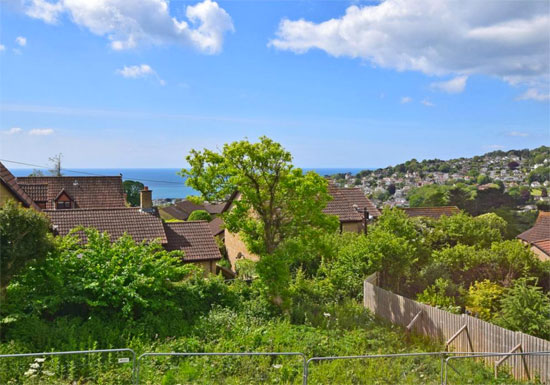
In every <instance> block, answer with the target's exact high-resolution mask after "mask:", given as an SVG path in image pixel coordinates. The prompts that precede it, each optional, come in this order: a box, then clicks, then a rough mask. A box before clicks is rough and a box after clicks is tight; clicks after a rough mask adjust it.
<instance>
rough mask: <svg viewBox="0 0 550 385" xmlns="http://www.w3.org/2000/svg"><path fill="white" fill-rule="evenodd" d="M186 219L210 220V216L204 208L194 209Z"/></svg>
mask: <svg viewBox="0 0 550 385" xmlns="http://www.w3.org/2000/svg"><path fill="white" fill-rule="evenodd" d="M187 220H188V221H208V222H210V221H211V220H212V216H211V215H210V213H209V212H208V211H206V210H195V211H193V212H192V213H191V214H189V218H187Z"/></svg>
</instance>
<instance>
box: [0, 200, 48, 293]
mask: <svg viewBox="0 0 550 385" xmlns="http://www.w3.org/2000/svg"><path fill="white" fill-rule="evenodd" d="M49 228H50V221H49V220H48V218H47V217H46V216H45V215H43V214H41V213H39V212H37V211H35V210H32V209H26V208H23V207H21V205H20V204H18V203H16V202H14V201H13V200H8V201H7V202H6V203H5V204H4V206H3V207H1V208H0V292H3V291H4V288H5V287H6V286H7V285H8V283H9V282H10V280H11V279H12V277H13V276H14V275H16V274H17V273H18V272H20V271H21V270H22V269H23V267H25V265H26V264H27V263H29V262H31V261H34V260H37V259H41V258H44V257H45V256H46V254H47V252H48V251H49V250H50V248H51V246H52V239H51V238H52V237H51V234H50V233H49Z"/></svg>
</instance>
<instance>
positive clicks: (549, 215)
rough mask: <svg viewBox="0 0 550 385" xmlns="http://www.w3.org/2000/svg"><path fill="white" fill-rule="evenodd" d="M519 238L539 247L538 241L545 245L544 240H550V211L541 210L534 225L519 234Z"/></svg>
mask: <svg viewBox="0 0 550 385" xmlns="http://www.w3.org/2000/svg"><path fill="white" fill-rule="evenodd" d="M518 238H519V239H521V240H523V241H525V242H527V243H531V244H534V245H535V246H537V247H538V245H537V243H540V244H541V245H542V246H543V247H544V246H545V245H546V244H545V243H544V242H545V241H550V212H547V211H540V212H539V216H538V217H537V220H536V222H535V224H534V226H533V227H531V228H530V229H529V230H527V231H524V232H523V233H521V234H520V235H518ZM539 248H540V247H539ZM542 250H543V249H542Z"/></svg>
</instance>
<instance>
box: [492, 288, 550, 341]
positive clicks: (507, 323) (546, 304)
mask: <svg viewBox="0 0 550 385" xmlns="http://www.w3.org/2000/svg"><path fill="white" fill-rule="evenodd" d="M535 284H536V282H534V281H533V280H532V279H526V278H522V279H518V280H517V281H516V282H515V283H514V285H513V286H512V287H511V288H510V289H508V291H507V292H506V293H505V295H504V297H503V298H502V300H501V307H502V309H501V311H500V315H499V317H498V320H497V321H498V323H499V324H500V325H501V326H503V327H505V328H507V329H510V330H520V331H522V332H525V333H527V334H531V335H533V336H536V337H540V338H545V339H550V297H549V295H548V294H545V293H544V292H543V291H542V289H541V288H540V287H538V286H535Z"/></svg>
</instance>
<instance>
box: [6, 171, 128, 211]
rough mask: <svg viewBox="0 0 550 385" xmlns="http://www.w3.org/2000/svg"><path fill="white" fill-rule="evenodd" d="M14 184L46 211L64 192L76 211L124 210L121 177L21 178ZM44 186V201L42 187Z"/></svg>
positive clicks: (52, 206)
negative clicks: (44, 207) (94, 209)
mask: <svg viewBox="0 0 550 385" xmlns="http://www.w3.org/2000/svg"><path fill="white" fill-rule="evenodd" d="M17 183H19V184H20V185H22V187H23V188H24V189H25V191H27V192H28V193H29V194H30V195H32V196H33V197H34V196H36V197H37V199H35V202H38V201H39V200H38V198H40V201H46V209H55V202H54V200H55V198H56V197H57V196H58V195H59V193H60V192H61V191H62V190H63V189H64V190H65V192H66V193H67V194H68V195H70V196H71V197H72V198H73V199H74V201H75V205H76V208H81V209H89V208H108V207H125V205H126V201H125V199H124V190H123V188H122V177H121V176H40V177H20V178H17ZM36 185H39V186H43V185H47V189H46V192H45V194H46V199H43V198H44V190H43V189H44V187H35V186H36Z"/></svg>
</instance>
